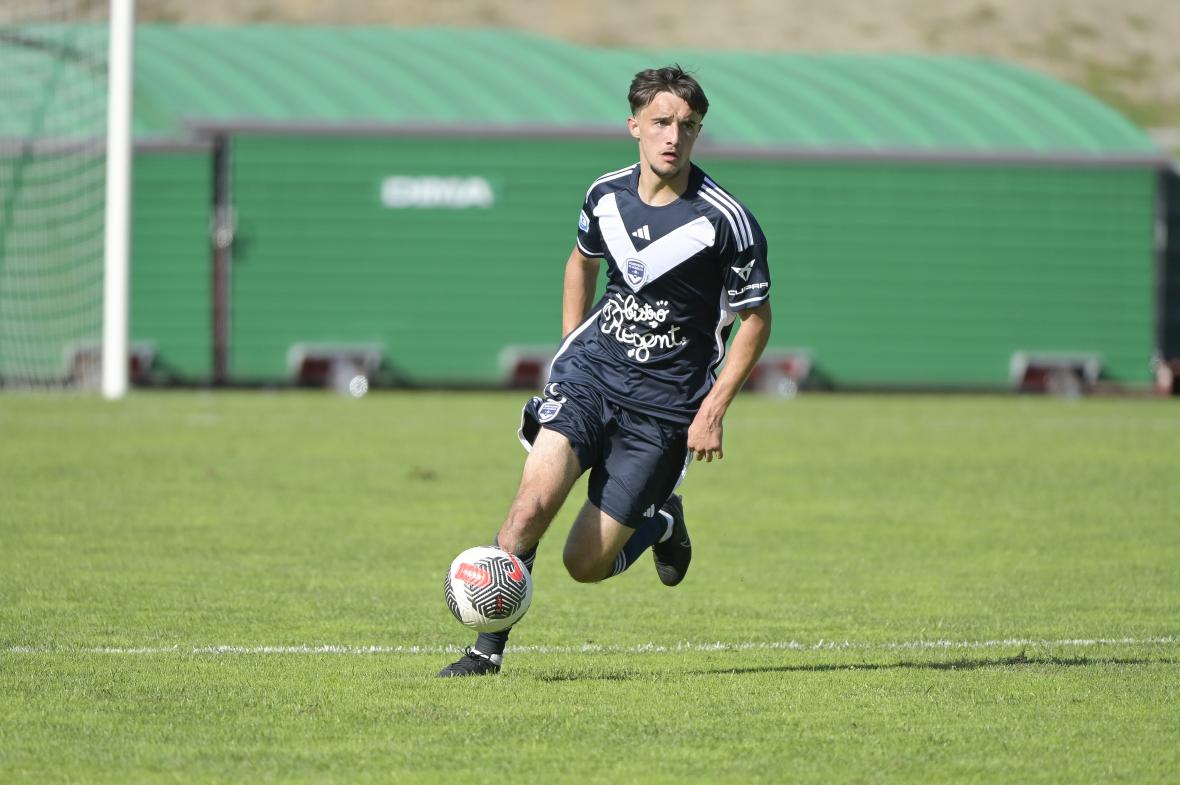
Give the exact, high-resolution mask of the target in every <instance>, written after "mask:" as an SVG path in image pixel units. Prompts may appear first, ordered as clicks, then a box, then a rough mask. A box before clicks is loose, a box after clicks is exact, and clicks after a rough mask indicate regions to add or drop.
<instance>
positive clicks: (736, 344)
mask: <svg viewBox="0 0 1180 785" xmlns="http://www.w3.org/2000/svg"><path fill="white" fill-rule="evenodd" d="M738 317H739V318H740V319H741V324H740V326H739V327H738V331H737V335H735V336H734V337H733V344H732V345H731V346H730V347H729V354H728V356H727V357H726V360H725V365H724V366H722V368H721V372H720V373H719V374H717V380H716V381H715V382H714V383H713V389H712V390H710V391H709V394H708V395H707V396H705V400H704V402H703V403H702V404H701V408H700V409H699V410H698V411H697V415H696V417H695V418H693V421H692V424H691V425H689V426H688V449H690V450H692V452H693V456H694V457H695V459H696V460H698V461H702V460H703V461H710V462H711V461H712V460H713V458H717V459H718V460H721V458H723V457H725V456H724V453H723V452H722V449H721V441H722V430H723V429H722V420H724V419H725V412H726V411H728V410H729V405H730V404H731V403H733V399H734V396H736V395H737V394H738V391H739V390H741V389H742V385H744V384H745V383H746V379H748V378H750V372H751V371H753V370H754V365H755V364H756V363H757V362H758V358H759V357H761V356H762V350H763V349H765V348H766V342H767V340H769V338H770V321H771V319H770V301H769V300H767V301H765V302H763V303H762V304H761V305H758V306H755V307H754V308H750V309H747V310H744V311H739V312H738Z"/></svg>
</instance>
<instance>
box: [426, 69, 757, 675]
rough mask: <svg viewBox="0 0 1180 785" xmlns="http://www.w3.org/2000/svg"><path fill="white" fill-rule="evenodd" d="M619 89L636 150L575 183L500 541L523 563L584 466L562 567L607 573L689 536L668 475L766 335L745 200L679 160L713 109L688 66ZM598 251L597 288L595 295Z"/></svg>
mask: <svg viewBox="0 0 1180 785" xmlns="http://www.w3.org/2000/svg"><path fill="white" fill-rule="evenodd" d="M628 99H629V101H630V104H631V116H630V117H629V118H628V120H627V126H628V128H629V129H630V132H631V136H632V137H634V138H635V139H636V140H637V141H638V143H639V162H638V163H636V164H633V165H632V166H628V167H626V168H625V169H619V170H618V171H615V172H609V173H607V174H604V175H603V176H602V177H599V178H598V179H597V180H595V181H594V183H593V184H592V185H591V186H590V190H589V191H587V192H586V201H585V203H584V204H583V206H582V212H581V215H580V216H579V217H578V235H577V243H576V245H575V247H574V249H573V251H572V253H570V257H569V260H568V261H567V262H566V267H565V283H564V292H563V296H562V332H563V334H564V336H565V337H564V339H563V341H562V343H561V346H560V348H559V349H558V352H557V355H556V357H555V359H554V361H553V364H552V366H551V368H550V374H549V382H548V384H546V386H545V390H544V395H545V397H544V398H540V397H535V398H533V399H532V400H531V401H529V403H528V404H526V405H525V409H524V413H523V415H522V418H521V428H520V434H519V435H520V438H521V442H522V444H524V445H525V448H526V449H527V450H529V455H528V458H527V459H526V460H525V464H524V470H523V473H522V476H521V480H520V488H519V490H518V491H517V493H516V498H515V499H514V500H513V502H512V506H511V507H510V509H509V511H508V516H507V518H506V520H505V521H504V524H503V525H502V526H501V527H500V531H499V534H498V535H497V536H496V545H497V546H499V547H500V548H502V549H504V550H506V551H510V552H512V553H514V554H516V555H517V556H518V557H520V559H521V560H522V561H523V562H524V563H525V565H526V566H527V567H528V569H529V570H532V566H533V560H534V559H535V558H536V554H537V544H538V543H539V542H540V540H541V537H542V535H544V534H545V531H546V530H547V529H548V528H549V524H550V523H551V522H552V520H553V518H554V516H555V515H556V514H557V511H558V510H559V509H560V507H561V505H562V503H563V502H564V501H565V499H566V496H567V495H568V494H569V492H570V489H571V488H572V487H573V485H574V482H575V481H576V480H577V479H578V477H580V476H581V475H582V474H583V473H584V472H586V471H589V472H590V478H589V482H588V485H587V497H588V498H587V501H586V503H585V504H584V505H583V506H582V509H581V511H580V512H579V513H578V515H577V517H576V519H575V520H574V522H573V526H572V527H571V529H570V532H569V537H568V538H567V540H566V543H565V551H564V554H563V555H564V562H565V567H566V569H567V570H568V571H569V574H570V576H572V577H573V579H574V580H576V581H580V582H586V583H592V582H596V581H601V580H605V579H606V578H610V577H611V576H614V575H618V574H619V573H621V572H623V570H626V569H627V568H628V567H629V566H631V565H632V564H633V563H634V562H635V561H636V560H637V559H638V558H639V557H640V556H641V555H642V554H643V552H644V551H646V550H647V549H649V548H650V549H651V551H652V555H653V557H654V561H655V566H656V573H657V574H658V575H659V579H660V580H661V581H662V582H663V583H664V584H665V585H668V586H675V585H676V584H678V583H680V581H681V580H683V579H684V575H685V573H686V572H687V570H688V565H689V561H690V560H691V558H692V545H691V543H690V541H689V536H688V529H687V527H686V526H685V521H684V507H683V502H682V500H681V497H680V496H679V495H677V494H674V493H673V491H674V490H675V489H676V486H677V485H678V484H679V481H680V479H681V478H682V477H683V475H684V472H685V471H687V469H688V465H689V463H690V462H691V461H692V460H693V458H695V459H696V460H697V461H706V462H711V461H712V460H713V459H714V458H717V459H720V458H722V455H723V453H722V420H723V418H724V417H725V413H726V410H727V409H728V408H729V405H730V403H732V401H733V399H734V396H735V395H736V394H737V392H738V390H739V389H741V387H742V385H743V384H744V383H745V381H746V379H747V377H748V376H749V374H750V371H751V370H752V369H753V367H754V364H755V362H756V361H757V360H758V357H759V356H760V355H761V353H762V350H763V349H764V348H765V346H766V341H767V338H768V337H769V335H770V321H771V319H770V300H769V299H768V296H769V290H770V270H769V268H768V266H767V261H766V238H765V237H764V236H763V234H762V230H761V229H760V228H759V226H758V223H757V222H756V221H755V220H754V216H753V215H751V214H750V212H749V211H748V210H747V209H746V208H745V207H744V206H742V204H741V202H739V201H738V200H737V199H735V198H734V197H733V196H731V195H730V194H729V193H727V192H726V191H725V190H724V189H723V188H722V187H721V186H720V185H718V184H717V183H716V182H714V181H713V179H712V178H710V177H709V176H708V175H707V174H705V172H703V171H702V170H701V169H700V168H698V167H697V166H696V165H695V164H693V163H692V162H691V160H690V159H691V156H692V149H693V144H694V143H695V142H696V140H697V137H698V136H699V135H700V132H701V123H702V121H703V120H704V117H705V114H706V112H708V109H709V102H708V100H707V99H706V98H705V94H704V91H703V90H702V89H701V86H700V85H699V84H698V83H697V81H696V80H695V79H694V78H693V77H692V76H690V75H689V74H687V73H686V72H685V71H683V70H682V69H681V68H680V67H679V66H669V67H666V68H659V69H651V70H646V71H641V72H640V73H638V74H636V75H635V78H634V80H633V81H632V82H631V89H630V93H629V95H628ZM604 259H605V260H606V265H607V286H606V291H605V293H604V295H603V297H602V299H600V300H599V301H598V302H597V303H594V304H591V299H592V298H593V296H594V291H595V288H596V281H597V278H598V273H599V268H600V266H601V263H602V260H604ZM738 318H740V320H741V324H740V326H739V328H738V331H737V334H736V335H735V336H734V339H733V344H732V346H731V347H729V357H728V359H727V360H726V362H725V364H724V366H721V370H720V372H719V373H718V372H717V368H718V366H719V365H720V364H721V361H722V359H723V358H724V356H725V353H726V341H727V339H728V337H729V334H730V331H731V329H732V327H733V323H734V322H735V320H737V319H738ZM508 632H509V631H504V632H499V633H483V634H480V635H479V637H478V638H477V639H476V642H475V645H474V646H473V647H471V648H469V649H467V651H466V653H465V654H464V656H463V657H461V658H460V659H459V660H458V661H457V662H454V663H452V664H451V665H448V666H447V667H446V668H443V670H442V671H441V672H440V673H439V674H438V675H439V676H476V675H485V674H492V673H498V672H499V670H500V667H501V664H502V661H503V655H504V649H505V646H506V644H507V641H508Z"/></svg>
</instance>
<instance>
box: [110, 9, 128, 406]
mask: <svg viewBox="0 0 1180 785" xmlns="http://www.w3.org/2000/svg"><path fill="white" fill-rule="evenodd" d="M134 37H135V0H111V21H110V43H109V47H108V49H109V53H110V54H109V55H108V58H107V85H108V87H107V169H106V179H107V188H106V229H105V238H106V243H105V248H104V253H103V271H104V275H103V318H102V394H103V397H104V398H107V399H108V400H117V399H119V398H122V397H123V396H124V395H126V393H127V384H128V375H129V370H128V342H129V338H128V335H129V328H128V322H129V320H130V303H129V300H130V297H129V294H130V289H131V275H130V268H131V107H132V88H133V81H132V74H133V73H134V70H133V69H134V56H133V53H134V48H135V38H134Z"/></svg>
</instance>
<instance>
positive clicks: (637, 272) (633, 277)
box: [627, 259, 647, 286]
mask: <svg viewBox="0 0 1180 785" xmlns="http://www.w3.org/2000/svg"><path fill="white" fill-rule="evenodd" d="M645 280H647V265H645V264H644V263H643V262H641V261H640V260H638V259H628V260H627V283H629V284H631V285H632V286H639V284H641V283H643V282H644V281H645Z"/></svg>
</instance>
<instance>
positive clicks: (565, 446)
mask: <svg viewBox="0 0 1180 785" xmlns="http://www.w3.org/2000/svg"><path fill="white" fill-rule="evenodd" d="M581 473H582V466H581V464H580V463H579V461H578V457H577V455H575V453H574V450H573V448H572V447H571V446H570V441H569V439H568V438H566V437H565V436H563V435H562V434H560V433H558V432H557V431H553V430H550V429H548V428H542V429H541V432H540V433H538V434H537V437H536V439H535V441H534V442H533V446H532V450H531V451H530V452H529V455H528V458H527V459H525V462H524V470H523V471H522V472H521V477H520V488H519V489H518V490H517V492H516V498H514V499H513V501H512V507H511V508H510V509H509V511H508V517H507V519H506V520H505V521H504V524H503V526H501V527H500V534H499V536H498V537H497V542H498V543H499V545H500V547H501V548H503V549H505V550H508V551H512V552H514V553H515V552H523V551H526V550H528V549H530V548H532V547H533V546H535V545H536V544H537V543H538V542H539V541H540V539H541V536H542V535H543V534H544V533H545V530H546V529H548V528H549V524H550V523H551V522H552V521H553V517H554V516H555V515H557V512H558V511H559V510H560V509H561V505H562V504H564V503H565V499H566V497H567V496H569V492H570V489H571V488H572V487H573V485H574V482H576V481H577V479H578V477H579V475H581Z"/></svg>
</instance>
